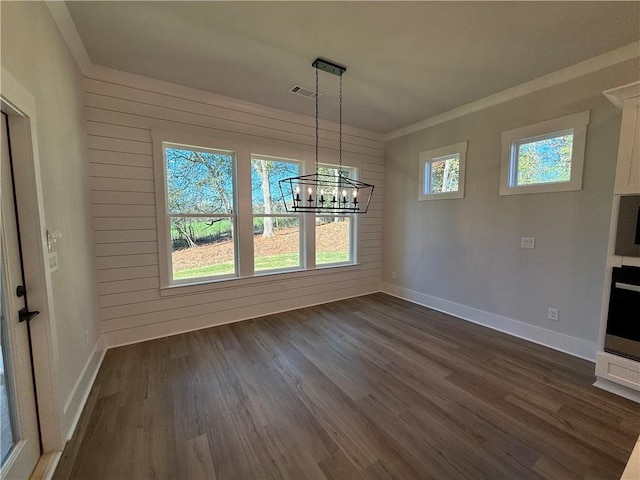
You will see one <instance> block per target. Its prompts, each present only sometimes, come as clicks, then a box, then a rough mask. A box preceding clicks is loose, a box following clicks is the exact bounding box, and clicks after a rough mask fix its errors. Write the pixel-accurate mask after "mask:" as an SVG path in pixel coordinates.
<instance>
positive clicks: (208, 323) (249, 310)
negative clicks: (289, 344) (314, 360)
mask: <svg viewBox="0 0 640 480" xmlns="http://www.w3.org/2000/svg"><path fill="white" fill-rule="evenodd" d="M376 287H377V285H375V287H374V289H373V290H372V286H371V285H367V286H364V287H362V288H350V289H349V290H348V291H347V293H346V294H344V295H336V293H335V292H333V291H332V292H326V293H323V294H317V295H310V296H305V297H298V298H291V299H288V300H286V301H282V302H279V303H276V304H271V305H277V306H275V307H274V308H272V309H270V310H268V311H265V309H264V305H252V306H250V307H246V308H236V309H234V310H233V311H229V312H224V313H225V314H224V315H220V314H212V315H200V316H198V317H192V318H186V319H181V320H174V321H170V322H163V323H160V324H151V325H143V326H139V327H133V328H128V329H126V330H116V331H112V332H104V333H103V334H102V336H103V338H104V344H105V346H106V348H107V349H109V348H115V347H121V346H124V345H130V344H134V343H140V342H146V341H147V340H154V339H156V338H163V337H170V336H172V335H178V334H181V333H187V332H192V331H195V330H201V329H203V328H210V327H217V326H220V325H226V324H229V323H235V322H242V321H244V320H250V319H253V318H259V317H264V316H266V315H274V314H277V313H282V312H288V311H291V310H297V309H299V308H306V307H312V306H314V305H320V304H323V303H328V302H337V301H339V300H346V299H347V298H354V297H361V296H363V295H369V294H372V293H376V292H379V291H380V290H378V289H377V288H376Z"/></svg>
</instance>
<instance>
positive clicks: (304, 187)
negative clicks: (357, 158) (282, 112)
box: [278, 58, 374, 215]
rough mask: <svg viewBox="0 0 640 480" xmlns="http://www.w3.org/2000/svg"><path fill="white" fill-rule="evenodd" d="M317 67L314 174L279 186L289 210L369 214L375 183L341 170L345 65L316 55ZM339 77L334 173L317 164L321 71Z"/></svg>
mask: <svg viewBox="0 0 640 480" xmlns="http://www.w3.org/2000/svg"><path fill="white" fill-rule="evenodd" d="M311 66H312V67H314V68H315V69H316V92H315V101H316V112H315V113H316V162H315V173H312V174H309V175H300V176H297V177H291V178H284V179H282V180H280V181H279V182H278V183H279V186H280V191H281V192H282V197H283V199H284V204H285V209H286V211H287V212H290V213H301V212H310V213H317V214H325V215H326V214H330V215H335V214H348V213H367V210H368V208H369V203H370V202H371V195H372V194H373V188H374V186H373V185H370V184H368V183H364V182H360V181H358V180H355V179H353V178H349V177H348V176H347V175H346V172H345V171H344V170H343V169H342V75H343V74H344V72H346V71H347V69H346V68H345V67H342V66H340V65H336V64H335V63H332V62H329V61H327V60H323V59H321V58H317V59H316V60H315V61H314V62H313V63H312V64H311ZM320 70H322V71H324V72H328V73H331V74H333V75H337V76H338V77H340V130H339V150H338V151H339V155H338V169H337V172H336V173H335V174H327V173H320V169H319V166H318V94H319V90H318V72H319V71H320Z"/></svg>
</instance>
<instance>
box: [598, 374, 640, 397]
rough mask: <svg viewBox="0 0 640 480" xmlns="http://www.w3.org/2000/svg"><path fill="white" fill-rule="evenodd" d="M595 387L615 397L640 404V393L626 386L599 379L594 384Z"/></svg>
mask: <svg viewBox="0 0 640 480" xmlns="http://www.w3.org/2000/svg"><path fill="white" fill-rule="evenodd" d="M593 386H594V387H598V388H601V389H602V390H606V391H607V392H610V393H613V394H614V395H618V396H620V397H624V398H627V399H629V400H632V401H634V402H636V403H640V392H638V391H636V390H632V389H630V388H628V387H625V386H624V385H620V384H617V383H614V382H612V381H610V380H607V379H606V378H602V377H597V378H596V381H595V382H593Z"/></svg>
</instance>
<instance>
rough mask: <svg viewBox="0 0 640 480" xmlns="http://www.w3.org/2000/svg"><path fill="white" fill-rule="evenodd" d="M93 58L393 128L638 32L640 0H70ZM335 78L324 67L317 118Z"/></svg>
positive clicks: (329, 80) (326, 82)
mask: <svg viewBox="0 0 640 480" xmlns="http://www.w3.org/2000/svg"><path fill="white" fill-rule="evenodd" d="M66 5H67V7H68V9H69V12H70V13H71V17H72V18H73V21H74V23H75V25H76V28H77V30H78V32H79V34H80V37H81V38H82V41H83V43H84V45H85V48H86V50H87V52H88V54H89V57H90V58H91V61H92V62H93V63H95V64H97V65H102V66H106V67H111V68H115V69H119V70H124V71H127V72H131V73H136V74H139V75H144V76H147V77H151V78H156V79H160V80H165V81H168V82H173V83H177V84H181V85H186V86H189V87H193V88H198V89H201V90H208V91H211V92H215V93H219V94H222V95H227V96H230V97H235V98H238V99H242V100H246V101H250V102H255V103H259V104H262V105H266V106H270V107H276V108H280V109H283V110H287V111H291V112H296V113H302V114H307V115H313V101H310V100H308V99H306V98H303V97H299V96H296V95H292V94H290V93H288V90H289V89H290V88H291V86H292V85H293V84H296V83H297V84H300V85H303V86H306V87H309V88H313V87H314V69H313V68H312V67H311V62H312V61H313V60H314V59H315V58H316V57H317V56H321V57H324V58H327V59H329V60H333V61H335V62H336V63H340V64H343V65H345V66H346V67H347V72H346V73H345V76H344V98H345V102H344V103H345V106H344V109H345V111H344V123H345V124H347V125H351V126H354V127H359V128H364V129H367V130H372V131H377V132H389V131H392V130H396V129H398V128H401V127H405V126H407V125H410V124H413V123H415V122H418V121H421V120H424V119H426V118H429V117H432V116H434V115H436V114H438V113H441V112H444V111H448V110H451V109H452V108H455V107H458V106H461V105H464V104H466V103H469V102H471V101H474V100H477V99H479V98H483V97H486V96H487V95H491V94H493V93H496V92H499V91H502V90H505V89H507V88H510V87H513V86H516V85H519V84H521V83H524V82H526V81H529V80H532V79H534V78H537V77H540V76H542V75H545V74H548V73H551V72H554V71H556V70H559V69H561V68H563V67H566V66H569V65H573V64H575V63H578V62H581V61H583V60H586V59H588V58H591V57H594V56H596V55H600V54H602V53H605V52H608V51H610V50H614V49H616V48H619V47H622V46H625V45H628V44H630V43H632V42H635V41H638V40H639V39H640V2H637V1H632V2H608V1H604V2H116V1H107V2H95V1H73V2H66ZM337 90H338V88H337V77H335V76H333V75H330V74H327V73H324V72H321V73H320V91H321V92H322V93H323V96H322V97H321V102H320V109H321V113H320V116H321V117H322V118H326V119H330V120H337V102H336V98H337Z"/></svg>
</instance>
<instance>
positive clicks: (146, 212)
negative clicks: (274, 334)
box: [85, 72, 384, 346]
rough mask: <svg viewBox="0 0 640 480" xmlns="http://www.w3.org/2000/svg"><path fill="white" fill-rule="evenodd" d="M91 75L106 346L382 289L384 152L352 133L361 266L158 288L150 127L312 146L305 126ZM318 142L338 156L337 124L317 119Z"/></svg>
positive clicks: (216, 99)
mask: <svg viewBox="0 0 640 480" xmlns="http://www.w3.org/2000/svg"><path fill="white" fill-rule="evenodd" d="M98 77H99V78H86V79H85V102H86V117H87V134H88V148H89V161H90V177H91V191H92V204H93V205H92V208H93V226H94V235H95V242H96V249H95V250H96V257H97V258H96V265H97V269H98V282H99V283H98V294H99V311H100V320H101V324H102V332H103V335H104V337H105V341H106V344H107V346H114V345H120V344H126V343H131V342H136V341H141V340H145V339H149V338H154V337H159V336H165V335H170V334H174V333H178V332H183V331H187V330H192V329H197V328H203V327H206V326H211V325H217V324H222V323H228V322H232V321H237V320H241V319H246V318H252V317H256V316H261V315H266V314H270V313H275V312H278V311H283V310H288V309H293V308H299V307H303V306H308V305H313V304H317V303H323V302H328V301H332V300H337V299H340V298H346V297H350V296H357V295H362V294H366V293H370V292H374V291H378V290H379V285H380V274H381V260H382V259H381V256H382V198H383V178H384V172H383V158H384V150H383V148H384V146H383V142H382V140H381V137H380V135H378V134H375V133H371V132H365V131H361V130H356V129H350V128H345V135H344V138H343V149H344V152H345V157H346V156H347V155H348V157H349V158H350V159H352V160H353V161H355V162H356V163H357V164H358V165H359V167H360V178H361V180H363V181H365V182H371V183H374V184H375V191H374V196H373V199H372V203H371V206H370V209H369V213H367V214H366V215H364V216H360V219H359V222H360V225H359V240H358V260H359V265H356V266H348V267H338V268H331V269H320V270H314V271H306V272H295V273H294V272H292V273H286V274H278V275H272V276H261V277H252V278H247V279H235V280H231V281H228V282H220V283H216V284H209V285H203V286H199V287H188V288H184V289H180V288H177V289H176V288H173V289H170V290H166V289H165V290H160V278H159V267H158V243H157V235H156V205H155V184H154V170H153V168H154V162H153V152H152V143H151V129H152V128H154V129H156V128H158V129H165V130H176V131H181V132H190V133H194V134H198V135H207V136H214V137H223V138H229V139H239V140H246V141H248V142H252V143H262V144H268V145H272V146H282V147H294V148H297V149H312V148H313V145H314V142H315V136H314V120H313V118H309V117H304V116H300V115H295V114H289V113H285V112H279V111H277V110H274V109H268V108H266V107H265V108H263V107H259V106H255V105H254V106H251V105H248V104H244V103H240V102H236V101H233V100H231V99H228V100H225V99H224V98H223V97H220V96H218V95H213V94H209V93H206V92H200V91H197V90H192V89H186V88H184V87H179V86H172V85H170V84H166V83H164V82H156V81H155V80H151V79H144V78H142V77H135V76H126V75H122V76H121V75H118V74H116V73H113V72H110V73H108V74H106V75H104V76H98ZM320 137H321V142H320V147H321V149H322V151H325V152H326V151H330V150H335V149H336V148H337V145H338V143H337V125H335V124H332V123H330V122H321V129H320ZM310 151H311V150H310ZM238 160H239V161H243V159H238ZM185 292H186V293H185Z"/></svg>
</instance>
